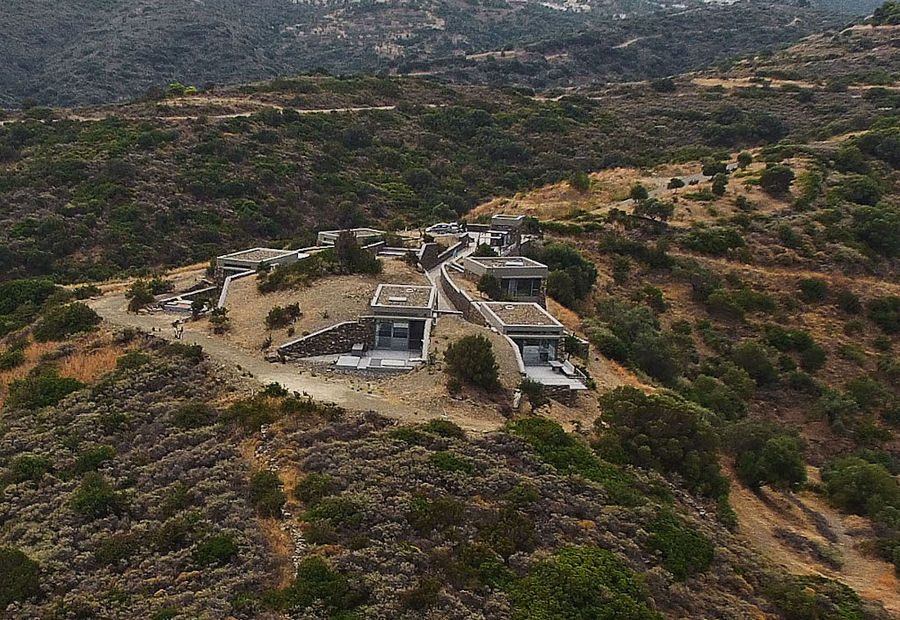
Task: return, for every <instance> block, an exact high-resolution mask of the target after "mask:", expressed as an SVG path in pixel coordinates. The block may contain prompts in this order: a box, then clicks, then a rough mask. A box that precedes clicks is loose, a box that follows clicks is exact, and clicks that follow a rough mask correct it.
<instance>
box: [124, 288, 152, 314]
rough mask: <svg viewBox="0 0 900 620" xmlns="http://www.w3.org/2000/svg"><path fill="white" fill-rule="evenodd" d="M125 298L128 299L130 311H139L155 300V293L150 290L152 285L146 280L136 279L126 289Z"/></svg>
mask: <svg viewBox="0 0 900 620" xmlns="http://www.w3.org/2000/svg"><path fill="white" fill-rule="evenodd" d="M125 298H126V299H128V311H129V312H137V311H138V310H140V309H141V308H143V307H144V306H148V305H150V304H152V303H153V302H154V301H155V297H154V295H153V293H152V292H150V286H149V284H148V283H147V282H146V281H145V280H135V281H134V282H133V283H132V284H131V286H129V287H128V289H127V290H126V291H125Z"/></svg>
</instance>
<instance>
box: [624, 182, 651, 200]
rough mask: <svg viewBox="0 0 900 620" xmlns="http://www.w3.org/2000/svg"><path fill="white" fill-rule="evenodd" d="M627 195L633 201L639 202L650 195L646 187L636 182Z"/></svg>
mask: <svg viewBox="0 0 900 620" xmlns="http://www.w3.org/2000/svg"><path fill="white" fill-rule="evenodd" d="M628 196H629V197H630V198H631V199H632V200H634V201H635V202H640V201H641V200H647V198H649V197H650V193H649V192H648V191H647V188H646V187H644V186H643V185H641V184H640V183H638V184H636V185H633V186H632V187H631V190H630V191H629V192H628Z"/></svg>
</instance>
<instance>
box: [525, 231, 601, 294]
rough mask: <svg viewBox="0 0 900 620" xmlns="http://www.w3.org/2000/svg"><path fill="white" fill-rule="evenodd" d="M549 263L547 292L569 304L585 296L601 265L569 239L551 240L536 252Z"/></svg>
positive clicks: (540, 259)
mask: <svg viewBox="0 0 900 620" xmlns="http://www.w3.org/2000/svg"><path fill="white" fill-rule="evenodd" d="M533 258H534V259H536V260H537V261H539V262H541V263H544V264H545V265H547V268H548V269H549V271H550V273H549V274H548V277H547V294H548V295H550V296H551V297H552V298H553V299H555V300H556V301H558V302H559V303H561V304H563V305H564V306H567V307H572V306H573V305H575V304H576V303H577V302H578V301H579V300H581V299H584V298H585V297H586V296H587V294H588V293H589V292H590V290H591V287H593V285H594V281H595V280H596V279H597V267H596V265H594V263H592V262H591V261H590V260H588V259H586V258H585V257H584V256H582V255H581V253H580V252H579V251H578V250H576V249H575V248H573V247H572V246H570V245H568V244H566V243H556V242H555V243H549V244H547V245H546V246H544V247H543V248H541V249H540V250H538V251H537V252H535V253H534V256H533Z"/></svg>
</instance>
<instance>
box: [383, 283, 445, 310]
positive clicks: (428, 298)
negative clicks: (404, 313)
mask: <svg viewBox="0 0 900 620" xmlns="http://www.w3.org/2000/svg"><path fill="white" fill-rule="evenodd" d="M433 296H434V287H433V286H414V285H407V284H379V285H378V288H377V289H376V290H375V296H374V297H373V298H372V305H373V306H382V307H385V308H430V307H431V306H432V297H433Z"/></svg>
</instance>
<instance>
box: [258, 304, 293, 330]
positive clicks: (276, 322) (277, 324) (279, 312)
mask: <svg viewBox="0 0 900 620" xmlns="http://www.w3.org/2000/svg"><path fill="white" fill-rule="evenodd" d="M300 314H301V312H300V304H297V303H293V304H288V305H287V306H272V309H271V310H269V313H268V314H267V315H266V328H267V329H278V328H281V327H287V326H288V325H290V324H291V323H293V322H294V321H296V320H297V319H298V318H300Z"/></svg>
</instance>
